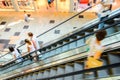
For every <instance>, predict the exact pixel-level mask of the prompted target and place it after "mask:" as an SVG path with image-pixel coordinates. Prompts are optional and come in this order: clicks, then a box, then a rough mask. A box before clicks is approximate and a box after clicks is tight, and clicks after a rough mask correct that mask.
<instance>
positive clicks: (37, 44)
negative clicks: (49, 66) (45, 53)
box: [28, 32, 42, 57]
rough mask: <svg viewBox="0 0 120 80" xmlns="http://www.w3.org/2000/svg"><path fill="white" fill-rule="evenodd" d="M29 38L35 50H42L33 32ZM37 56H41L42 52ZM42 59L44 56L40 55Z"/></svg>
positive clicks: (38, 52)
mask: <svg viewBox="0 0 120 80" xmlns="http://www.w3.org/2000/svg"><path fill="white" fill-rule="evenodd" d="M28 37H29V38H30V41H31V42H32V43H33V46H34V48H35V50H38V49H40V44H39V41H38V39H37V38H36V37H35V36H34V35H33V33H32V32H29V33H28ZM37 54H41V53H40V51H37ZM40 56H41V57H42V55H40Z"/></svg>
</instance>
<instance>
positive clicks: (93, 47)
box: [86, 37, 104, 56]
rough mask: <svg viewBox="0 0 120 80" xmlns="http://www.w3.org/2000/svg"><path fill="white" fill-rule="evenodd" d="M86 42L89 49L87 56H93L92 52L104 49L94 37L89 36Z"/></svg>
mask: <svg viewBox="0 0 120 80" xmlns="http://www.w3.org/2000/svg"><path fill="white" fill-rule="evenodd" d="M86 44H88V45H89V49H90V50H89V51H88V56H94V54H95V53H96V52H97V51H101V52H103V50H104V47H103V46H102V45H101V44H97V42H96V38H95V37H91V38H90V39H89V41H87V42H86Z"/></svg>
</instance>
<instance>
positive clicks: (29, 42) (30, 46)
mask: <svg viewBox="0 0 120 80" xmlns="http://www.w3.org/2000/svg"><path fill="white" fill-rule="evenodd" d="M25 43H26V44H27V50H28V53H30V52H33V51H35V48H34V45H33V43H32V42H31V41H30V40H28V39H25ZM32 55H33V56H32ZM36 56H37V53H36V52H34V53H32V54H29V57H30V60H32V57H36Z"/></svg>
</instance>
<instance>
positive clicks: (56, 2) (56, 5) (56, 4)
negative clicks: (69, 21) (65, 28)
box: [55, 0, 58, 11]
mask: <svg viewBox="0 0 120 80" xmlns="http://www.w3.org/2000/svg"><path fill="white" fill-rule="evenodd" d="M55 7H56V11H58V1H57V0H55Z"/></svg>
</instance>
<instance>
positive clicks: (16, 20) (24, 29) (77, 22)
mask: <svg viewBox="0 0 120 80" xmlns="http://www.w3.org/2000/svg"><path fill="white" fill-rule="evenodd" d="M28 13H30V14H31V18H30V22H29V23H26V22H24V20H23V19H24V13H23V12H13V11H11V12H0V23H1V24H2V25H0V39H7V40H10V42H9V43H8V45H10V44H14V45H15V44H16V45H17V46H19V45H20V44H21V41H23V40H24V39H25V38H27V33H28V32H33V33H34V35H36V36H38V35H41V36H40V37H39V38H38V39H39V40H40V41H43V42H44V43H47V42H49V41H51V40H54V39H56V38H59V37H61V36H63V35H65V34H67V33H69V32H71V31H74V30H76V29H78V28H80V27H82V25H83V23H86V22H87V21H90V20H91V19H93V17H95V15H94V14H86V13H84V18H79V16H77V17H75V18H73V19H71V20H69V21H68V22H65V23H63V24H61V25H59V23H61V22H63V21H65V20H66V19H68V18H70V17H71V16H73V15H74V14H76V13H65V12H28ZM89 16H91V17H89ZM3 23H4V24H3ZM3 25H4V26H3ZM53 27H56V28H55V29H52V30H50V31H48V32H47V33H45V34H43V33H44V32H45V31H47V30H49V29H51V28H53ZM42 34H43V35H42ZM11 37H12V39H11ZM4 49H5V50H6V49H7V47H6V48H4Z"/></svg>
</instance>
